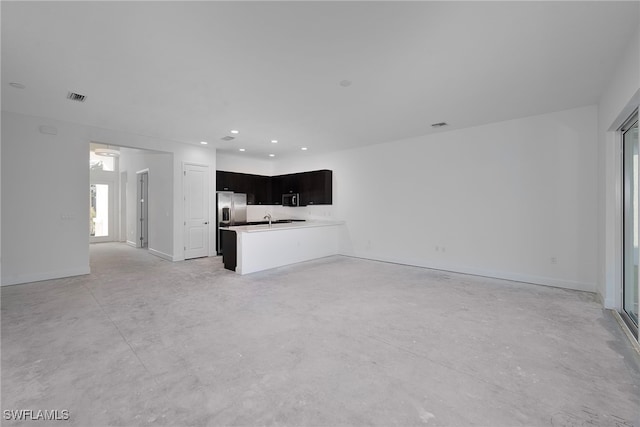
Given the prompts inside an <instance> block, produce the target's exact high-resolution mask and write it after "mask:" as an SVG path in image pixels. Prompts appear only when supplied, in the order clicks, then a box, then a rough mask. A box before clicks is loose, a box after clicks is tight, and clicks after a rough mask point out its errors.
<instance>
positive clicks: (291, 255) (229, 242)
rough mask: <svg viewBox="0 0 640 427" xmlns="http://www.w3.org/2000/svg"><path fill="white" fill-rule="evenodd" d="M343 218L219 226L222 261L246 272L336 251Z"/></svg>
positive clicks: (230, 267)
mask: <svg viewBox="0 0 640 427" xmlns="http://www.w3.org/2000/svg"><path fill="white" fill-rule="evenodd" d="M343 225H344V222H343V221H304V222H290V223H276V224H259V225H241V226H230V227H221V228H220V231H221V233H224V238H223V245H224V247H223V262H224V266H225V268H226V269H228V270H233V271H235V272H236V273H238V274H249V273H254V272H257V271H262V270H268V269H270V268H275V267H281V266H284V265H289V264H294V263H297V262H302V261H309V260H312V259H317V258H323V257H326V256H330V255H337V254H338V253H339V248H340V235H341V230H342V228H343Z"/></svg>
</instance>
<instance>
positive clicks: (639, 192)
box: [618, 109, 640, 340]
mask: <svg viewBox="0 0 640 427" xmlns="http://www.w3.org/2000/svg"><path fill="white" fill-rule="evenodd" d="M635 126H638V109H636V110H635V111H634V112H633V113H632V114H631V115H630V116H629V118H628V119H627V120H625V122H624V124H623V125H622V126H621V127H620V129H619V135H620V145H621V150H620V151H621V157H622V159H621V165H622V168H621V172H622V173H621V175H622V176H621V178H622V194H621V196H622V197H621V199H622V200H621V202H622V206H621V207H622V224H621V225H622V226H621V236H622V257H621V258H622V259H621V263H622V275H621V276H622V277H621V280H620V306H619V309H618V312H619V314H620V317H621V318H622V319H623V320H624V322H625V323H626V324H627V326H628V327H629V329H630V330H631V332H632V333H633V336H634V337H635V338H636V340H638V338H639V337H638V325H637V324H636V322H634V320H633V319H632V318H631V316H630V315H629V314H628V313H627V311H626V305H625V283H626V276H627V271H626V268H627V262H626V260H627V259H628V257H627V254H626V246H627V240H628V238H629V236H628V233H626V232H625V231H626V222H627V215H626V212H627V204H628V203H629V199H630V193H629V187H630V185H629V181H630V180H633V177H629V176H627V168H626V164H627V159H626V158H625V157H626V156H625V154H626V151H627V148H626V146H625V141H624V137H625V134H626V132H628V131H629V130H630V129H632V128H633V127H635ZM638 148H639V151H640V147H638ZM638 157H639V158H640V152H639V153H638ZM637 167H640V164H638V166H637ZM636 187H638V183H636ZM633 190H634V192H635V193H636V198H638V199H640V188H634V189H633ZM632 209H633V208H632ZM634 231H635V232H636V233H640V230H634ZM636 238H637V239H638V241H640V236H636ZM639 249H640V248H639ZM632 256H633V257H635V258H638V257H640V255H639V254H636V253H634V254H633V255H632ZM635 263H636V264H638V266H639V267H640V259H636V260H635ZM638 275H640V272H638V273H637V275H636V276H635V280H636V281H638V280H640V279H638ZM636 298H638V299H639V301H637V302H636V303H637V304H639V305H640V292H637V291H636ZM636 315H637V313H636Z"/></svg>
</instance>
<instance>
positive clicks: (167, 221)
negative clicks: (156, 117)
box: [120, 148, 173, 259]
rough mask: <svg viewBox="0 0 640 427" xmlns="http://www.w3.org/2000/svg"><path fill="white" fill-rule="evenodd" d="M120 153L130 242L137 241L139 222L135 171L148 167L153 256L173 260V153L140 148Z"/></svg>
mask: <svg viewBox="0 0 640 427" xmlns="http://www.w3.org/2000/svg"><path fill="white" fill-rule="evenodd" d="M121 153H122V154H121V155H120V171H121V172H126V173H127V182H126V193H127V194H126V214H125V217H126V221H127V238H126V240H127V242H129V243H132V244H133V245H134V246H135V244H136V233H137V225H138V211H137V205H138V204H137V199H138V198H137V195H138V181H137V178H138V177H137V176H136V173H137V172H139V171H141V170H145V169H148V170H149V187H148V196H147V199H148V200H147V201H148V203H149V205H148V208H149V223H148V225H149V236H148V237H149V238H148V243H149V246H148V249H149V251H150V252H151V253H153V254H154V255H158V256H160V257H162V258H165V259H172V255H171V254H172V251H173V232H172V225H173V187H172V183H173V158H172V157H173V156H172V154H171V153H158V152H153V151H142V152H140V151H138V152H132V150H129V149H126V148H123V149H122V150H121Z"/></svg>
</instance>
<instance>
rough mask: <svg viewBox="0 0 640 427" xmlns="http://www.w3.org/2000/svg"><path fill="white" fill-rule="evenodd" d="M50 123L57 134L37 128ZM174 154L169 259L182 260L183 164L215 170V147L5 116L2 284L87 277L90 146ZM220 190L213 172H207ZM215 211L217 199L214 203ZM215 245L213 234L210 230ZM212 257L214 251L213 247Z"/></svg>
mask: <svg viewBox="0 0 640 427" xmlns="http://www.w3.org/2000/svg"><path fill="white" fill-rule="evenodd" d="M40 125H52V126H55V127H56V128H57V129H58V133H57V135H55V136H53V135H44V134H41V133H39V132H38V126H40ZM90 141H95V142H101V143H105V144H112V145H120V146H126V147H133V148H142V149H149V150H160V151H165V152H170V153H173V177H172V180H171V183H170V185H171V188H172V189H173V198H172V199H173V200H172V204H171V206H172V209H173V222H172V224H171V226H172V227H171V232H172V236H173V237H172V239H173V243H172V247H171V252H170V255H171V256H172V258H173V259H174V260H176V261H178V260H182V259H184V251H183V246H184V244H183V242H184V228H183V227H184V226H183V216H184V215H183V209H182V164H183V162H193V163H199V164H204V165H208V166H209V169H210V170H211V171H213V170H215V165H216V153H215V150H214V149H213V148H210V147H201V146H196V145H191V144H181V143H178V142H174V141H168V140H163V139H159V138H151V137H145V136H140V135H133V134H128V133H126V132H119V131H114V130H108V129H100V128H95V127H90V126H82V125H77V124H72V123H67V122H61V121H56V120H51V119H45V118H38V117H31V116H26V115H22V114H16V113H10V112H4V111H3V112H2V154H3V155H2V167H1V171H2V180H1V182H2V196H1V197H2V202H1V203H2V209H3V212H2V236H1V246H2V249H1V253H2V267H3V268H2V284H3V285H8V284H14V283H24V282H30V281H35V280H44V279H51V278H56V277H64V276H71V275H75V274H85V273H88V272H89V233H88V219H89V204H88V191H89V167H88V157H89V142H90ZM210 177H211V178H210V179H211V182H210V185H211V187H210V188H215V173H211V174H210ZM210 203H211V209H210V212H211V213H214V212H215V211H214V209H213V207H214V205H215V198H214V197H212V198H211V200H210ZM209 240H210V241H211V242H214V241H215V230H213V227H212V230H211V233H210V239H209ZM210 254H211V255H213V254H215V248H214V245H213V244H212V245H211V248H210Z"/></svg>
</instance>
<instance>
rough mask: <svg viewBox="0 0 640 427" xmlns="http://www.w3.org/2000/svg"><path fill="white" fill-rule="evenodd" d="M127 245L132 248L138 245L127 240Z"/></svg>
mask: <svg viewBox="0 0 640 427" xmlns="http://www.w3.org/2000/svg"><path fill="white" fill-rule="evenodd" d="M127 245H129V246H131V247H133V248H137V247H138V245H136V242H132V241H131V240H127Z"/></svg>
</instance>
